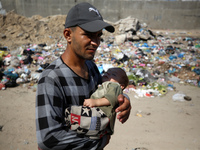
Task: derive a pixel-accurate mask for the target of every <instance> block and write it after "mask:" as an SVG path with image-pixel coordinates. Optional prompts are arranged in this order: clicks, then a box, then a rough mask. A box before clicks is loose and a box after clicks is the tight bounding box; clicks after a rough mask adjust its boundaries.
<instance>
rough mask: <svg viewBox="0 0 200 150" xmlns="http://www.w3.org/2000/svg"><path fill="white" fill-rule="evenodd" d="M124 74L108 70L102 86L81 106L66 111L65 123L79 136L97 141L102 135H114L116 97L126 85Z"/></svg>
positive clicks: (103, 77)
mask: <svg viewBox="0 0 200 150" xmlns="http://www.w3.org/2000/svg"><path fill="white" fill-rule="evenodd" d="M128 82H129V80H128V77H127V75H126V72H125V71H124V70H123V69H121V68H110V69H108V71H107V72H105V73H104V75H103V76H102V85H100V86H99V87H98V89H97V90H96V91H95V92H94V93H93V94H92V95H91V97H90V99H85V101H84V103H83V106H71V107H70V108H67V109H66V111H65V112H66V118H65V120H66V123H67V126H70V128H71V130H75V131H77V133H78V134H79V135H84V136H88V137H90V138H92V139H99V138H101V137H102V136H103V135H104V134H110V135H112V134H113V133H114V124H115V118H116V112H115V109H116V108H117V107H118V100H117V97H118V95H120V94H122V93H123V92H122V91H123V90H124V89H125V88H126V87H127V85H128Z"/></svg>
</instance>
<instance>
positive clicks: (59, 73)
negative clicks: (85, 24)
mask: <svg viewBox="0 0 200 150" xmlns="http://www.w3.org/2000/svg"><path fill="white" fill-rule="evenodd" d="M86 64H87V67H88V70H89V80H86V79H83V78H81V77H80V76H78V75H77V74H76V73H74V72H73V71H72V70H71V69H70V68H69V67H68V66H67V65H66V64H64V62H63V61H62V59H61V58H58V59H57V60H55V61H54V62H53V63H51V64H50V65H49V66H48V67H47V68H46V69H45V70H44V71H43V72H42V74H41V76H40V79H39V81H38V88H37V95H36V134H37V142H38V145H39V147H40V148H41V149H43V150H45V149H51V150H52V149H53V150H56V149H59V150H65V149H67V150H70V149H72V150H79V149H81V150H83V149H98V147H99V146H100V145H102V141H103V140H105V139H104V138H102V139H100V140H92V139H89V138H87V137H78V135H77V133H76V132H75V131H72V130H69V129H68V128H67V127H66V126H65V121H64V113H65V109H66V108H67V107H69V106H71V105H83V101H84V99H86V98H89V97H90V96H91V94H92V93H93V92H94V91H95V90H96V89H97V85H98V84H100V83H101V75H100V73H99V71H98V68H97V66H96V65H95V64H94V62H92V61H89V60H88V61H86Z"/></svg>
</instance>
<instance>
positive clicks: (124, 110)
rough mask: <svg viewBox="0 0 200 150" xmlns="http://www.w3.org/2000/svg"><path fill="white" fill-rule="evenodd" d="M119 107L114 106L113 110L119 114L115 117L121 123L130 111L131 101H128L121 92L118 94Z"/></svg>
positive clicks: (125, 119)
mask: <svg viewBox="0 0 200 150" xmlns="http://www.w3.org/2000/svg"><path fill="white" fill-rule="evenodd" d="M118 102H119V107H118V108H116V110H115V112H116V113H118V112H119V114H118V115H117V119H119V121H120V122H121V123H124V122H126V121H127V119H128V118H129V115H130V112H131V103H130V101H129V100H128V99H127V98H126V97H125V96H124V95H122V94H120V95H119V96H118Z"/></svg>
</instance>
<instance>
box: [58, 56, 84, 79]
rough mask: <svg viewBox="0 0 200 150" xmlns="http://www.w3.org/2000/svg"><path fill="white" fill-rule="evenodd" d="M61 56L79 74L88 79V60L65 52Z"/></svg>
mask: <svg viewBox="0 0 200 150" xmlns="http://www.w3.org/2000/svg"><path fill="white" fill-rule="evenodd" d="M61 58H62V60H63V61H64V63H65V64H66V65H67V66H69V67H70V68H71V69H72V70H73V71H74V72H75V73H76V74H77V75H79V76H80V77H82V78H84V79H88V68H87V65H86V64H85V61H86V60H84V59H76V58H73V57H69V55H67V54H66V53H63V55H62V56H61Z"/></svg>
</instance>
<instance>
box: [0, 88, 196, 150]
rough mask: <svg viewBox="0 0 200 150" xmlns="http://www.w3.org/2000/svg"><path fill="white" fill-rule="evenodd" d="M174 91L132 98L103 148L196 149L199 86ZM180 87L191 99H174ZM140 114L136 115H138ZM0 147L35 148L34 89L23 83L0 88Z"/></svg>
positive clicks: (108, 149)
mask: <svg viewBox="0 0 200 150" xmlns="http://www.w3.org/2000/svg"><path fill="white" fill-rule="evenodd" d="M175 86H176V91H169V93H167V95H165V96H163V97H155V98H135V96H134V95H135V94H134V92H130V93H128V95H129V96H130V98H131V104H132V111H131V114H130V118H129V119H128V121H127V122H126V123H125V124H121V123H120V122H119V121H118V120H116V126H115V133H114V135H113V136H112V137H111V140H110V144H109V145H108V146H107V147H106V148H105V150H134V149H135V148H141V147H143V148H146V149H148V150H169V149H172V150H199V149H200V126H199V124H200V120H199V117H200V109H199V107H200V95H199V91H200V89H199V87H195V86H190V85H180V84H176V85H175ZM179 91H182V92H184V93H185V94H186V95H188V96H190V97H191V98H192V100H191V101H184V102H180V101H173V99H172V96H173V95H174V94H176V93H177V92H179ZM138 114H139V115H138ZM0 125H1V126H3V128H2V129H1V131H0V148H1V149H4V150H34V149H37V144H36V131H35V92H34V91H33V90H32V89H28V88H27V87H24V86H19V87H16V88H8V89H7V90H3V91H0Z"/></svg>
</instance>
